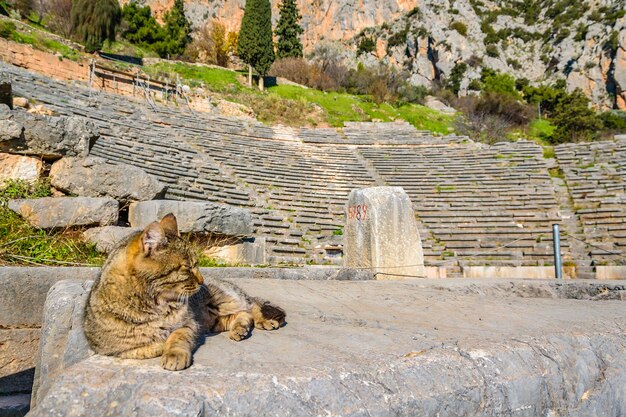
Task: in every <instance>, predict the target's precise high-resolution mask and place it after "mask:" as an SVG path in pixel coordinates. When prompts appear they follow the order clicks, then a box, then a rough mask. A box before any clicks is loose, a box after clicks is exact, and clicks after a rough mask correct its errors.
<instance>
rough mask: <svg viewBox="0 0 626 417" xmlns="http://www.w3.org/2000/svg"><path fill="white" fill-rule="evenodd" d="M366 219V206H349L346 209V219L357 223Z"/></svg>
mask: <svg viewBox="0 0 626 417" xmlns="http://www.w3.org/2000/svg"><path fill="white" fill-rule="evenodd" d="M366 218H367V206H366V205H365V204H363V205H361V204H359V205H358V206H349V207H348V219H349V220H354V219H357V220H358V221H362V220H365V219H366Z"/></svg>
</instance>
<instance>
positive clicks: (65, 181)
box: [50, 156, 165, 203]
mask: <svg viewBox="0 0 626 417" xmlns="http://www.w3.org/2000/svg"><path fill="white" fill-rule="evenodd" d="M50 183H51V184H52V186H53V187H56V188H58V189H59V190H62V191H65V192H67V193H71V194H76V195H79V196H84V197H111V198H114V199H116V200H118V201H120V202H124V203H126V202H131V201H146V200H152V199H154V198H156V197H159V196H161V195H162V194H163V192H164V191H165V185H163V184H162V183H161V182H159V181H158V180H157V179H156V178H154V177H153V176H152V175H150V174H148V173H147V172H145V171H144V170H143V169H141V168H139V167H135V166H132V165H127V164H115V165H113V164H110V163H107V161H106V160H104V159H103V158H98V157H93V156H89V157H87V158H63V159H61V160H59V161H57V162H55V163H54V164H53V165H52V168H51V169H50Z"/></svg>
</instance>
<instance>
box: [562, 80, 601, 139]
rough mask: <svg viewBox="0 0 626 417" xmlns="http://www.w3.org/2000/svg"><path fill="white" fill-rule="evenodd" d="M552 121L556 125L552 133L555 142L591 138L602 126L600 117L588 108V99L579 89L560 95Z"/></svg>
mask: <svg viewBox="0 0 626 417" xmlns="http://www.w3.org/2000/svg"><path fill="white" fill-rule="evenodd" d="M552 122H553V123H554V125H555V126H556V130H555V131H554V134H553V135H552V142H553V143H555V144H556V143H564V142H572V141H574V142H577V141H582V140H590V139H593V138H594V137H595V136H596V134H597V131H598V130H599V129H600V128H601V127H602V122H601V120H600V118H598V117H597V116H596V114H595V113H594V111H593V110H591V109H590V108H589V99H588V98H587V96H585V94H583V92H582V91H581V90H580V89H576V90H574V92H572V93H571V94H565V95H562V96H561V98H560V100H559V102H558V103H557V105H556V107H555V109H554V114H553V117H552Z"/></svg>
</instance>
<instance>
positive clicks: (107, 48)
mask: <svg viewBox="0 0 626 417" xmlns="http://www.w3.org/2000/svg"><path fill="white" fill-rule="evenodd" d="M102 52H107V53H110V54H118V55H129V56H134V57H137V58H148V57H149V58H158V57H159V55H158V54H157V53H156V52H154V51H152V50H150V49H148V48H143V47H141V46H139V45H135V44H132V43H130V42H128V41H126V40H119V41H115V42H109V41H105V42H104V45H102Z"/></svg>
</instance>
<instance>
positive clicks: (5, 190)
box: [0, 181, 104, 266]
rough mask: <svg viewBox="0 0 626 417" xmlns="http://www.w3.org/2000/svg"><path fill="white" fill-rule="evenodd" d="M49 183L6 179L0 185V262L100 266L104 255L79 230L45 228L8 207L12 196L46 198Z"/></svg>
mask: <svg viewBox="0 0 626 417" xmlns="http://www.w3.org/2000/svg"><path fill="white" fill-rule="evenodd" d="M50 193H51V190H50V185H49V184H48V183H46V182H43V181H39V182H37V183H35V184H33V185H31V184H28V183H27V182H25V181H7V182H5V183H4V184H3V185H2V186H1V187H0V265H57V266H58V265H77V264H79V265H83V264H84V265H101V264H102V262H103V260H104V258H103V256H102V255H100V254H99V253H97V252H96V250H95V247H94V245H90V244H86V243H85V242H83V240H82V238H81V237H80V235H81V232H80V230H64V231H46V230H42V229H38V228H36V227H33V226H31V225H30V224H28V223H27V222H26V221H24V220H23V219H22V218H21V217H20V216H19V215H17V214H16V213H14V212H13V211H12V210H10V209H9V208H8V206H7V202H8V200H10V199H13V198H39V197H47V196H49V195H50Z"/></svg>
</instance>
